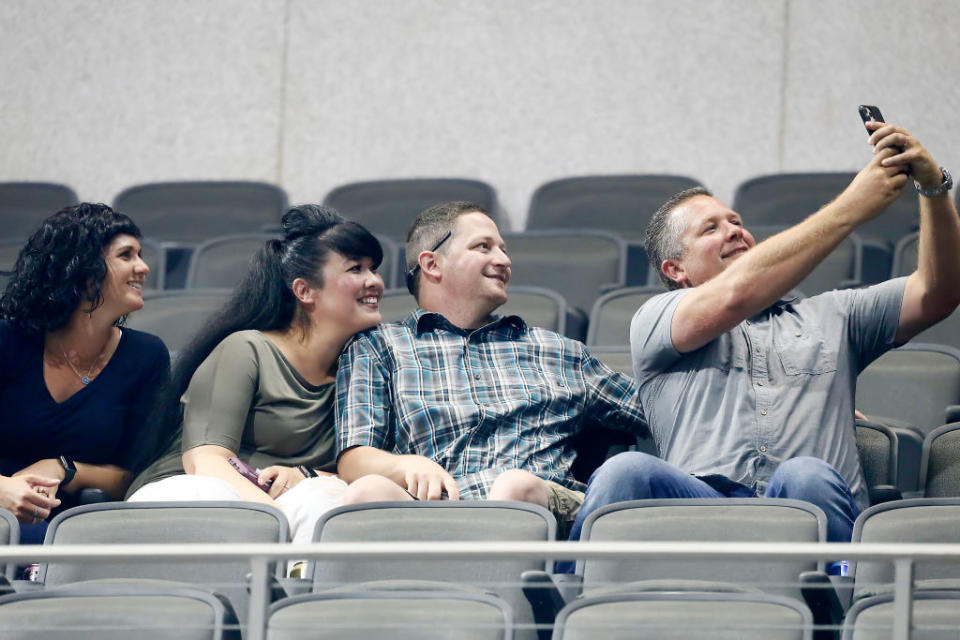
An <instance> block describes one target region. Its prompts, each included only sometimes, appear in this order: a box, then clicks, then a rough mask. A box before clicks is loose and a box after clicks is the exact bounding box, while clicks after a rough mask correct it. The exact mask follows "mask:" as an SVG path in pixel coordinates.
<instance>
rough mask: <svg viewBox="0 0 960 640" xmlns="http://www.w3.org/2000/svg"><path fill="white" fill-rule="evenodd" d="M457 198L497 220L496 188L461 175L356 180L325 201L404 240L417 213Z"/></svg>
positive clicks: (375, 229) (379, 231)
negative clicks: (458, 176)
mask: <svg viewBox="0 0 960 640" xmlns="http://www.w3.org/2000/svg"><path fill="white" fill-rule="evenodd" d="M454 200H465V201H467V202H473V203H476V204H478V205H480V206H481V207H483V208H484V209H486V210H487V211H489V212H491V214H494V220H497V218H496V215H495V214H496V212H495V207H496V200H497V195H496V192H495V191H494V189H493V187H491V186H490V185H489V184H487V183H485V182H481V181H479V180H465V179H460V178H408V179H401V180H372V181H368V182H353V183H350V184H345V185H342V186H340V187H337V188H336V189H334V190H333V191H331V192H330V193H328V194H327V197H326V198H324V200H323V204H325V205H327V206H330V207H333V208H334V209H336V210H337V211H339V212H340V213H342V214H343V215H344V216H345V217H347V218H348V219H350V220H356V221H357V222H359V223H360V224H362V225H363V226H365V227H366V228H367V229H369V230H370V231H371V232H373V233H376V234H378V235H385V236H389V237H391V238H393V239H394V240H397V241H399V242H404V241H406V238H407V232H408V231H409V230H410V226H411V224H413V220H414V218H416V217H417V214H419V213H420V212H421V211H423V210H424V209H427V208H428V207H431V206H433V205H435V204H439V203H441V202H450V201H454ZM501 231H503V229H501Z"/></svg>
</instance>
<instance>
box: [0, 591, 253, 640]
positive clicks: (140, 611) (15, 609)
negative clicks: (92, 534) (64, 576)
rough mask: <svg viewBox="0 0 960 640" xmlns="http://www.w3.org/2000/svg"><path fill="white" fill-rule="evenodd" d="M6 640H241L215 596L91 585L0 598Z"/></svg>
mask: <svg viewBox="0 0 960 640" xmlns="http://www.w3.org/2000/svg"><path fill="white" fill-rule="evenodd" d="M0 637H2V638H4V640H39V639H42V640H127V639H128V638H137V639H138V640H228V639H230V640H239V639H240V633H239V631H238V629H237V622H236V614H235V612H234V611H233V609H232V607H231V606H230V603H229V602H225V601H223V600H222V599H221V597H219V596H218V595H217V594H215V593H211V592H208V591H205V590H203V589H198V588H196V587H192V586H190V585H185V584H180V583H174V582H167V581H161V580H92V581H88V582H77V583H73V584H69V585H62V586H59V587H56V588H51V589H44V590H41V591H28V592H25V593H19V594H14V595H10V596H5V597H3V598H0Z"/></svg>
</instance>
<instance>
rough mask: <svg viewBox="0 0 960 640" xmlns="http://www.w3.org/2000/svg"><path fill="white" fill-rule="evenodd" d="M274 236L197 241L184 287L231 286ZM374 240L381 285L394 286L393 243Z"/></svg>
mask: <svg viewBox="0 0 960 640" xmlns="http://www.w3.org/2000/svg"><path fill="white" fill-rule="evenodd" d="M277 237H278V234H275V233H241V234H234V235H228V236H220V237H218V238H212V239H210V240H207V241H206V242H203V243H201V244H200V245H198V246H197V247H196V248H195V249H194V250H193V253H192V255H191V256H190V268H189V270H188V271H187V282H186V288H187V289H232V288H233V287H235V286H236V285H238V284H239V283H240V281H241V280H242V279H243V277H244V276H245V275H246V274H247V272H248V271H249V268H250V261H251V260H252V259H253V256H254V254H255V253H256V252H257V250H258V249H260V247H262V246H263V244H264V243H265V242H266V241H267V240H272V239H274V238H277ZM377 239H378V240H379V241H380V245H381V246H382V247H383V262H382V263H381V264H380V267H379V270H378V271H379V273H380V276H381V277H382V278H383V282H384V286H385V287H387V288H390V287H392V286H394V277H395V274H394V269H395V267H396V264H397V245H396V243H395V242H394V241H393V240H390V239H389V238H386V237H380V238H377Z"/></svg>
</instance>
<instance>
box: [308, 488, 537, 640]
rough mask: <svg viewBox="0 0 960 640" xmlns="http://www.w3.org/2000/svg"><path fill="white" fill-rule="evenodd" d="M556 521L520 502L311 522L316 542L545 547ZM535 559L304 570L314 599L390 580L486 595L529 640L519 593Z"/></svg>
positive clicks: (372, 509)
mask: <svg viewBox="0 0 960 640" xmlns="http://www.w3.org/2000/svg"><path fill="white" fill-rule="evenodd" d="M555 534H556V520H555V519H554V517H553V515H552V514H551V513H550V512H549V511H547V510H546V509H544V508H542V507H539V506H536V505H532V504H528V503H521V502H496V501H482V502H480V501H472V500H471V501H455V502H447V501H443V502H372V503H368V504H357V505H347V506H343V507H337V508H335V509H332V510H331V511H329V512H327V513H326V514H324V516H323V517H321V518H320V520H319V521H318V522H317V528H316V532H315V533H314V538H313V539H314V541H315V542H360V541H363V542H385V541H390V542H399V541H408V540H412V541H430V540H457V541H461V542H467V541H483V542H495V541H533V542H538V541H551V540H553V539H554V536H555ZM544 568H545V563H544V562H543V561H542V560H540V561H537V560H534V559H523V558H520V559H514V558H489V559H484V560H481V561H473V560H438V561H435V562H425V561H423V560H383V559H376V560H369V561H364V560H357V559H351V560H344V561H336V560H325V561H322V562H314V563H310V566H309V568H308V570H307V571H308V573H307V575H308V576H309V577H310V579H311V581H312V583H313V591H314V592H321V591H324V590H327V589H330V588H334V587H343V586H347V585H358V584H363V583H371V582H382V581H391V580H427V581H442V582H447V583H456V584H460V585H469V586H471V587H473V588H475V589H480V590H489V591H493V592H495V593H496V594H497V595H498V596H500V597H501V598H503V599H504V600H506V601H507V602H508V603H509V604H510V607H511V608H512V609H513V612H514V616H515V619H516V622H517V623H518V625H520V627H523V628H522V630H521V629H520V628H518V629H517V635H518V637H526V638H532V637H535V636H536V634H535V633H534V632H533V629H532V628H531V627H530V625H532V621H533V617H532V612H531V609H530V606H529V604H528V603H527V601H526V599H525V597H524V596H523V593H522V590H521V588H520V574H521V573H523V572H524V571H526V570H530V569H537V570H541V571H542V570H544Z"/></svg>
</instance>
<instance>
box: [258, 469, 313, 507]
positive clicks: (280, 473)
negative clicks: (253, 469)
mask: <svg viewBox="0 0 960 640" xmlns="http://www.w3.org/2000/svg"><path fill="white" fill-rule="evenodd" d="M258 479H259V481H260V484H261V486H266V485H267V484H268V483H269V482H270V481H271V480H272V481H273V484H272V485H270V491H269V492H268V495H269V496H270V497H271V498H273V499H274V500H276V499H277V498H279V497H280V496H281V495H283V493H284V492H285V491H288V490H290V489H293V488H294V487H295V486H297V485H298V484H300V483H301V482H302V481H303V480H305V479H306V478H305V477H304V475H303V474H302V473H300V470H299V469H294V468H293V467H282V466H280V465H273V466H272V467H267V468H266V469H262V470H261V471H260V476H259V478H258Z"/></svg>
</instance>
